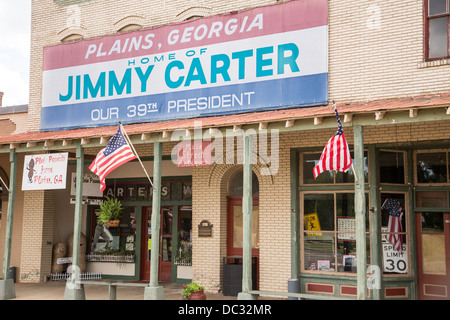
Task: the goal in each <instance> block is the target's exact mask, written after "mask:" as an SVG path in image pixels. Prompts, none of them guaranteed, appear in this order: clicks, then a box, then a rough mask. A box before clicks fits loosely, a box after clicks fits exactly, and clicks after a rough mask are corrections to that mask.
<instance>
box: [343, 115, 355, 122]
mask: <svg viewBox="0 0 450 320" xmlns="http://www.w3.org/2000/svg"><path fill="white" fill-rule="evenodd" d="M352 118H353V115H352V114H350V113H346V114H344V122H345V123H348V122H352Z"/></svg>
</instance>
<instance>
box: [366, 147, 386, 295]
mask: <svg viewBox="0 0 450 320" xmlns="http://www.w3.org/2000/svg"><path fill="white" fill-rule="evenodd" d="M369 159H370V161H369V181H370V185H369V199H370V208H369V214H370V221H371V223H370V243H371V244H372V267H371V269H369V271H371V273H372V275H371V276H370V279H371V281H370V283H371V286H370V287H369V289H370V291H371V294H370V297H371V299H372V300H380V299H381V285H382V283H381V282H382V281H381V278H382V271H381V268H382V264H383V262H382V259H383V256H382V249H381V209H380V207H381V203H380V202H381V200H380V175H379V171H378V170H377V166H378V165H379V163H378V162H379V152H378V151H377V150H376V148H375V145H370V146H369Z"/></svg>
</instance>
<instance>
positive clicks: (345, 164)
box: [313, 108, 352, 179]
mask: <svg viewBox="0 0 450 320" xmlns="http://www.w3.org/2000/svg"><path fill="white" fill-rule="evenodd" d="M334 112H335V113H336V118H337V122H338V125H339V126H338V130H337V132H336V134H335V135H334V136H332V137H331V138H330V140H328V143H327V145H326V146H325V148H324V149H323V152H322V155H321V156H320V160H319V162H318V163H317V165H316V166H315V167H314V170H313V173H314V179H316V178H317V176H318V175H319V174H321V173H322V172H324V171H327V170H336V171H342V172H347V170H348V169H349V168H350V167H351V166H352V157H351V156H350V150H349V149H348V144H347V140H345V134H344V130H343V129H342V123H341V119H339V115H338V112H337V109H336V108H335V109H334Z"/></svg>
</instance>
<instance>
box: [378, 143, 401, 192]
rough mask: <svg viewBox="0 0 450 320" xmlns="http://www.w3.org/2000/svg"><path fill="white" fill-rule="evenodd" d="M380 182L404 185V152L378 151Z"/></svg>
mask: <svg viewBox="0 0 450 320" xmlns="http://www.w3.org/2000/svg"><path fill="white" fill-rule="evenodd" d="M380 182H381V183H395V184H405V183H406V181H405V152H403V151H400V152H399V151H380Z"/></svg>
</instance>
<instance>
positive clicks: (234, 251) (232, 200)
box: [227, 196, 259, 257]
mask: <svg viewBox="0 0 450 320" xmlns="http://www.w3.org/2000/svg"><path fill="white" fill-rule="evenodd" d="M233 205H241V206H242V197H241V196H228V197H227V225H228V227H227V256H242V248H234V247H233V212H232V207H233ZM253 206H258V207H259V197H257V196H254V197H253ZM252 256H253V257H259V249H258V248H252Z"/></svg>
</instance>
